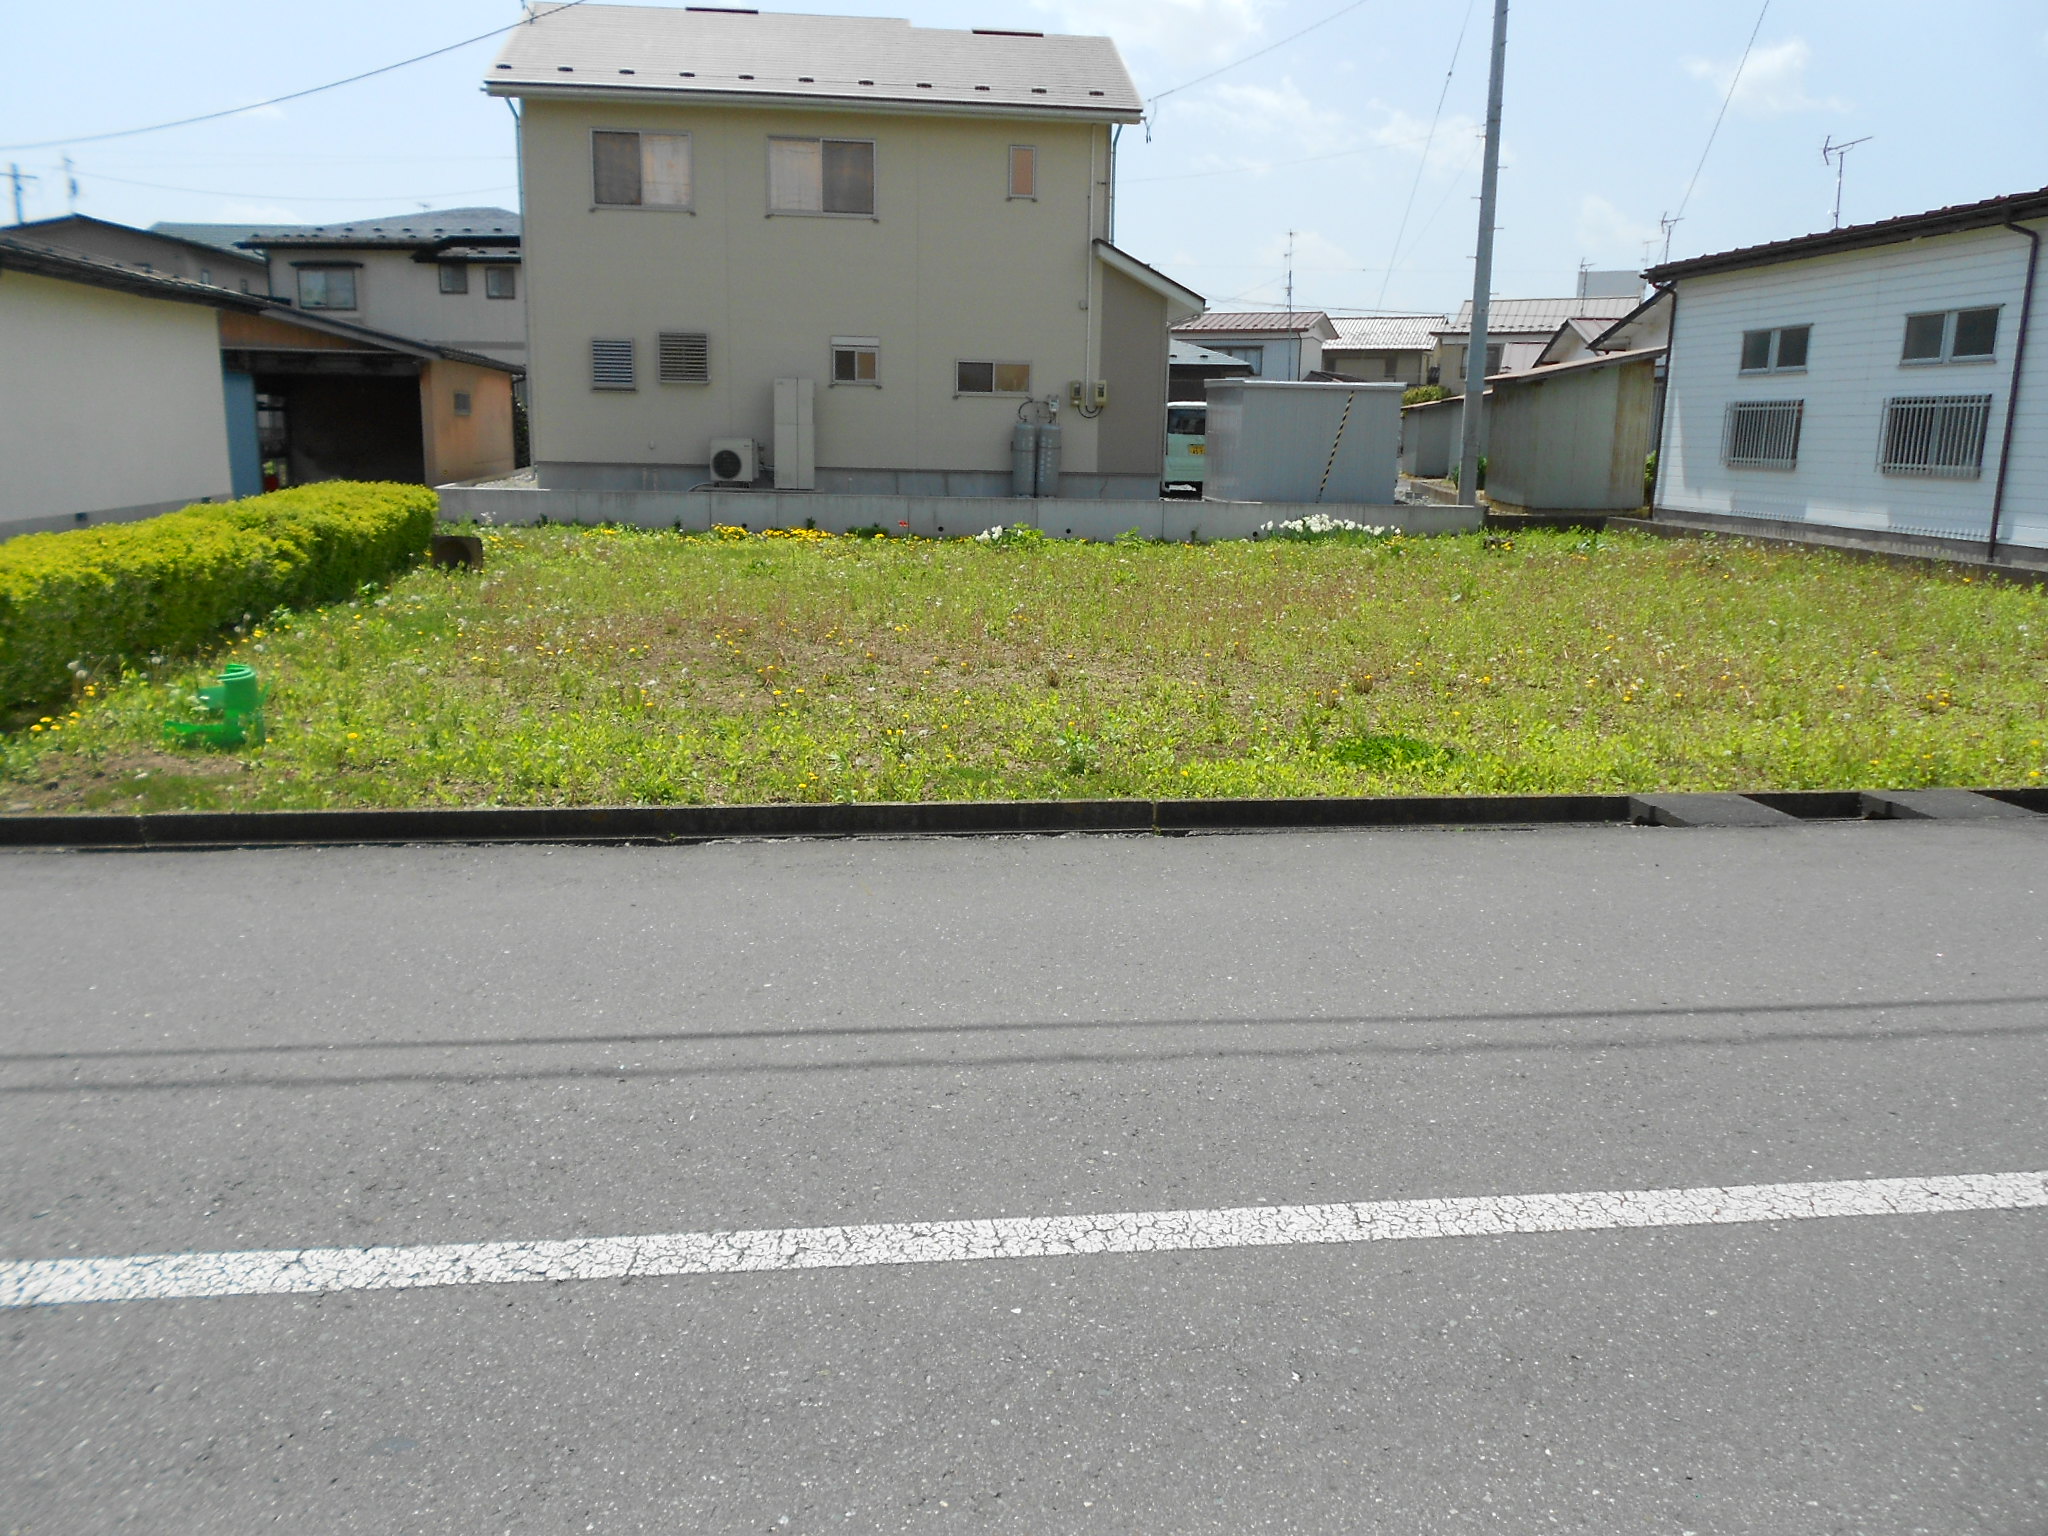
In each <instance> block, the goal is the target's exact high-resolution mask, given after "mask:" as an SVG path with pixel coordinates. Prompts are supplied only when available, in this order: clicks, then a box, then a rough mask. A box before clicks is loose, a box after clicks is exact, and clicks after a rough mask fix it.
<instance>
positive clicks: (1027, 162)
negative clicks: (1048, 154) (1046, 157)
mask: <svg viewBox="0 0 2048 1536" xmlns="http://www.w3.org/2000/svg"><path fill="white" fill-rule="evenodd" d="M1010 196H1012V197H1029V198H1036V197H1037V196H1038V150H1037V148H1036V146H1034V145H1030V144H1012V145H1011V146H1010Z"/></svg>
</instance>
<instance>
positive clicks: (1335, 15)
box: [0, 0, 1367, 148]
mask: <svg viewBox="0 0 2048 1536" xmlns="http://www.w3.org/2000/svg"><path fill="white" fill-rule="evenodd" d="M1366 3H1367V0H1351V3H1350V4H1349V5H1347V6H1343V7H1341V8H1340V9H1338V10H1334V11H1332V12H1330V14H1329V15H1327V16H1325V17H1324V18H1323V19H1322V20H1321V21H1312V22H1310V23H1309V24H1308V25H1307V26H1305V27H1303V28H1302V29H1301V30H1300V31H1299V32H1290V33H1288V34H1287V35H1286V36H1285V37H1283V38H1281V39H1280V40H1279V41H1278V42H1275V43H1268V44H1266V46H1265V47H1263V48H1261V49H1259V50H1258V51H1257V52H1255V53H1248V54H1246V55H1245V56H1244V57H1243V58H1241V59H1232V60H1231V61H1230V62H1229V63H1228V64H1219V65H1217V67H1216V68H1214V69H1212V70H1210V71H1209V72H1208V73H1207V74H1206V75H1197V76H1195V78H1194V79H1192V80H1183V81H1181V83H1180V84H1179V85H1176V86H1173V87H1171V88H1170V89H1168V90H1164V91H1161V92H1159V94H1158V95H1156V96H1154V97H1152V99H1151V100H1150V101H1148V102H1147V103H1146V105H1147V106H1148V107H1152V106H1157V105H1158V104H1159V103H1160V102H1162V101H1164V100H1166V98H1167V97H1169V96H1173V95H1177V94H1178V93H1180V92H1181V91H1184V90H1186V89H1187V88H1188V87H1189V86H1191V85H1200V84H1201V83H1202V82H1203V81H1204V80H1214V79H1215V78H1216V77H1217V76H1218V75H1225V74H1228V73H1230V71H1231V70H1233V69H1236V68H1237V67H1238V66H1239V65H1240V64H1249V63H1251V61H1252V60H1253V59H1263V58H1264V57H1265V56H1266V55H1267V54H1269V53H1271V52H1272V51H1273V50H1274V49H1276V48H1285V47H1286V46H1287V45H1288V44H1289V43H1291V42H1293V41H1294V40H1295V39H1296V38H1299V37H1307V36H1308V35H1309V33H1311V32H1313V31H1315V30H1316V29H1317V28H1319V27H1327V26H1328V25H1329V24H1330V23H1331V22H1333V21H1336V20H1337V19H1339V18H1340V17H1344V16H1349V15H1350V14H1351V13H1352V12H1353V11H1355V10H1357V9H1358V8H1359V7H1360V6H1362V5H1364V4H1366ZM5 147H6V146H4V145H0V148H5ZM25 147H29V146H25Z"/></svg>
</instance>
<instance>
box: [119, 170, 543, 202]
mask: <svg viewBox="0 0 2048 1536" xmlns="http://www.w3.org/2000/svg"><path fill="white" fill-rule="evenodd" d="M78 174H79V175H81V176H83V177H85V179H86V180H88V181H111V182H114V183H116V184H118V185H120V186H124V187H149V188H151V189H152V190H154V191H157V192H191V193H194V194H196V195H197V196H200V197H265V198H270V199H272V200H273V201H276V202H284V203H374V202H379V201H383V200H386V194H385V193H382V192H377V193H365V194H364V195H362V196H360V197H332V196H321V197H307V196H305V195H303V194H302V193H298V192H245V191H241V190H235V191H228V190H226V189H224V188H221V187H178V186H172V185H171V184H170V183H169V182H164V181H136V180H134V179H132V178H130V177H127V176H109V175H107V174H106V173H105V172H104V171H80V172H79V173H78ZM518 190H519V189H518V188H517V187H516V186H512V185H509V184H507V183H503V182H500V183H499V184H498V185H497V186H495V187H457V188H455V189H454V190H452V191H448V192H420V193H408V194H396V193H394V194H390V195H389V197H388V200H389V201H391V202H394V203H416V202H419V201H420V200H421V199H422V198H426V199H429V200H431V199H433V198H437V197H474V196H476V195H478V194H480V193H484V192H516V191H518Z"/></svg>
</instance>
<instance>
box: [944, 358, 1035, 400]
mask: <svg viewBox="0 0 2048 1536" xmlns="http://www.w3.org/2000/svg"><path fill="white" fill-rule="evenodd" d="M956 366H957V372H956V374H955V377H954V385H953V387H954V389H955V391H956V392H958V393H960V394H963V395H1028V394H1030V393H1031V365H1030V364H1029V363H981V362H972V363H968V362H963V363H960V364H958V365H956Z"/></svg>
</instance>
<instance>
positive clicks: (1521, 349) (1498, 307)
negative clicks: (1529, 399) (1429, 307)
mask: <svg viewBox="0 0 2048 1536" xmlns="http://www.w3.org/2000/svg"><path fill="white" fill-rule="evenodd" d="M1582 275H1586V274H1582ZM1640 294H1641V288H1640V285H1639V286H1638V287H1637V289H1636V291H1635V292H1632V293H1628V294H1614V295H1601V294H1587V295H1582V296H1580V297H1576V298H1569V299H1495V300H1494V301H1493V302H1492V303H1491V304H1489V305H1488V306H1487V313H1486V376H1487V377H1488V378H1491V377H1492V376H1493V375H1495V374H1497V373H1521V372H1523V371H1524V370H1526V369H1530V368H1534V367H1535V366H1536V360H1537V358H1539V357H1541V356H1542V355H1543V353H1544V350H1545V348H1547V347H1548V346H1549V345H1550V343H1551V341H1552V340H1553V339H1554V338H1555V337H1556V336H1557V333H1558V329H1559V328H1560V327H1561V326H1564V325H1565V324H1566V323H1567V322H1569V321H1572V320H1588V321H1597V322H1600V323H1601V324H1602V325H1611V324H1613V323H1614V322H1615V321H1617V320H1619V319H1621V318H1622V316H1624V315H1626V314H1628V313H1629V312H1630V311H1631V310H1633V309H1634V308H1635V307H1636V305H1637V304H1638V303H1639V302H1641V300H1640ZM1471 343H1472V301H1471V300H1470V299H1467V300H1466V301H1465V302H1464V303H1463V304H1461V305H1459V306H1458V316H1457V318H1456V319H1455V320H1453V321H1452V322H1451V323H1450V324H1449V325H1448V326H1445V327H1444V328H1443V329H1442V330H1440V331H1438V332H1437V338H1436V349H1435V351H1434V352H1433V353H1432V354H1431V357H1430V378H1429V382H1430V383H1432V384H1441V385H1443V386H1444V388H1446V389H1448V390H1450V391H1451V392H1452V393H1453V394H1463V393H1464V390H1465V364H1466V354H1467V353H1468V352H1470V351H1471V349H1472V348H1471Z"/></svg>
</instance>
